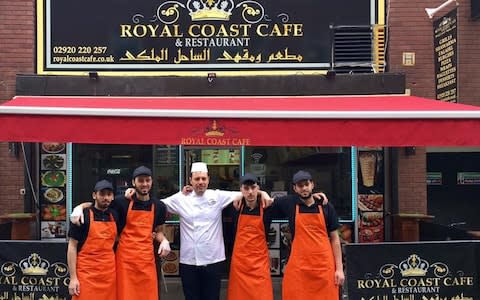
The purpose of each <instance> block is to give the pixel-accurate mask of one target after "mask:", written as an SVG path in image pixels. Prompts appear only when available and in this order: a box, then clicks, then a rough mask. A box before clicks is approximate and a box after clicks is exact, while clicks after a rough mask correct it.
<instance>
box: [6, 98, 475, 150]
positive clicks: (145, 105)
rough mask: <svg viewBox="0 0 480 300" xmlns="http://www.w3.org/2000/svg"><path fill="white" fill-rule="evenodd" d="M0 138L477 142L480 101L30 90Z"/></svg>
mask: <svg viewBox="0 0 480 300" xmlns="http://www.w3.org/2000/svg"><path fill="white" fill-rule="evenodd" d="M0 141H24V142H41V141H57V142H74V143H96V144H172V145H177V144H184V145H216V146H232V145H257V146H282V145H283V146H351V145H354V146H355V145H356V146H454V145H455V146H480V107H476V106H468V105H461V104H454V103H446V102H440V101H436V100H430V99H424V98H419V97H414V96H405V95H375V96H328V97H322V96H310V97H293V96H292V97H290V96H288V97H287V96H285V97H273V96H272V97H154V98H145V97H50V96H39V97H27V96H17V97H15V98H14V99H12V100H10V101H7V102H5V103H4V104H3V105H0Z"/></svg>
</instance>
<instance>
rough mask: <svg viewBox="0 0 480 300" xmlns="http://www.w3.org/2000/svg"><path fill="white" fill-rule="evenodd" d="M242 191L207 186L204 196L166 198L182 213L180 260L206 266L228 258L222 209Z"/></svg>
mask: <svg viewBox="0 0 480 300" xmlns="http://www.w3.org/2000/svg"><path fill="white" fill-rule="evenodd" d="M238 195H240V192H231V191H222V190H210V189H207V190H206V191H205V193H204V194H203V195H202V196H199V195H197V194H195V192H191V193H190V194H188V195H183V194H182V193H181V192H178V193H176V194H175V195H172V196H170V197H168V198H165V199H162V201H163V202H164V203H165V205H166V206H167V209H168V211H169V212H171V213H174V214H177V215H179V216H180V263H182V264H187V265H194V266H204V265H209V264H213V263H216V262H220V261H223V260H225V246H224V242H223V226H222V210H223V209H224V208H225V207H226V206H227V205H229V204H230V203H232V202H233V199H234V198H235V197H236V196H238Z"/></svg>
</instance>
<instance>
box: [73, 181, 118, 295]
mask: <svg viewBox="0 0 480 300" xmlns="http://www.w3.org/2000/svg"><path fill="white" fill-rule="evenodd" d="M92 198H93V200H94V202H95V203H94V205H93V206H90V207H88V208H85V211H84V214H85V222H84V224H82V225H81V226H70V230H69V233H68V236H69V237H70V240H69V242H68V250H67V261H68V268H69V272H70V284H69V286H68V289H69V293H70V295H71V296H73V297H72V299H77V300H90V299H99V300H116V273H115V254H114V252H113V246H114V244H115V239H116V237H117V224H116V220H117V215H116V213H115V212H114V211H113V210H111V209H110V208H109V205H110V203H111V202H112V200H113V186H112V184H111V183H110V182H108V181H106V180H102V181H99V182H97V184H96V185H95V188H94V189H93V193H92Z"/></svg>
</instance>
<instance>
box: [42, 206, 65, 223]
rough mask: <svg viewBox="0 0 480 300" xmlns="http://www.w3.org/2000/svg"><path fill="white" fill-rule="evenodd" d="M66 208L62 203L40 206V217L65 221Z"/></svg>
mask: <svg viewBox="0 0 480 300" xmlns="http://www.w3.org/2000/svg"><path fill="white" fill-rule="evenodd" d="M66 216H67V209H66V208H65V206H64V205H59V204H48V205H44V206H42V218H43V220H46V221H65V220H66Z"/></svg>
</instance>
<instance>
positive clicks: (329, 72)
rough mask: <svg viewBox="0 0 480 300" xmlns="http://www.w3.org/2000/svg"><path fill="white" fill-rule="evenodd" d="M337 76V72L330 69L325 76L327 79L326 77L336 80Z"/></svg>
mask: <svg viewBox="0 0 480 300" xmlns="http://www.w3.org/2000/svg"><path fill="white" fill-rule="evenodd" d="M335 76H337V72H335V70H334V69H329V70H328V71H327V73H326V74H325V77H326V78H327V79H334V78H335Z"/></svg>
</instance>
